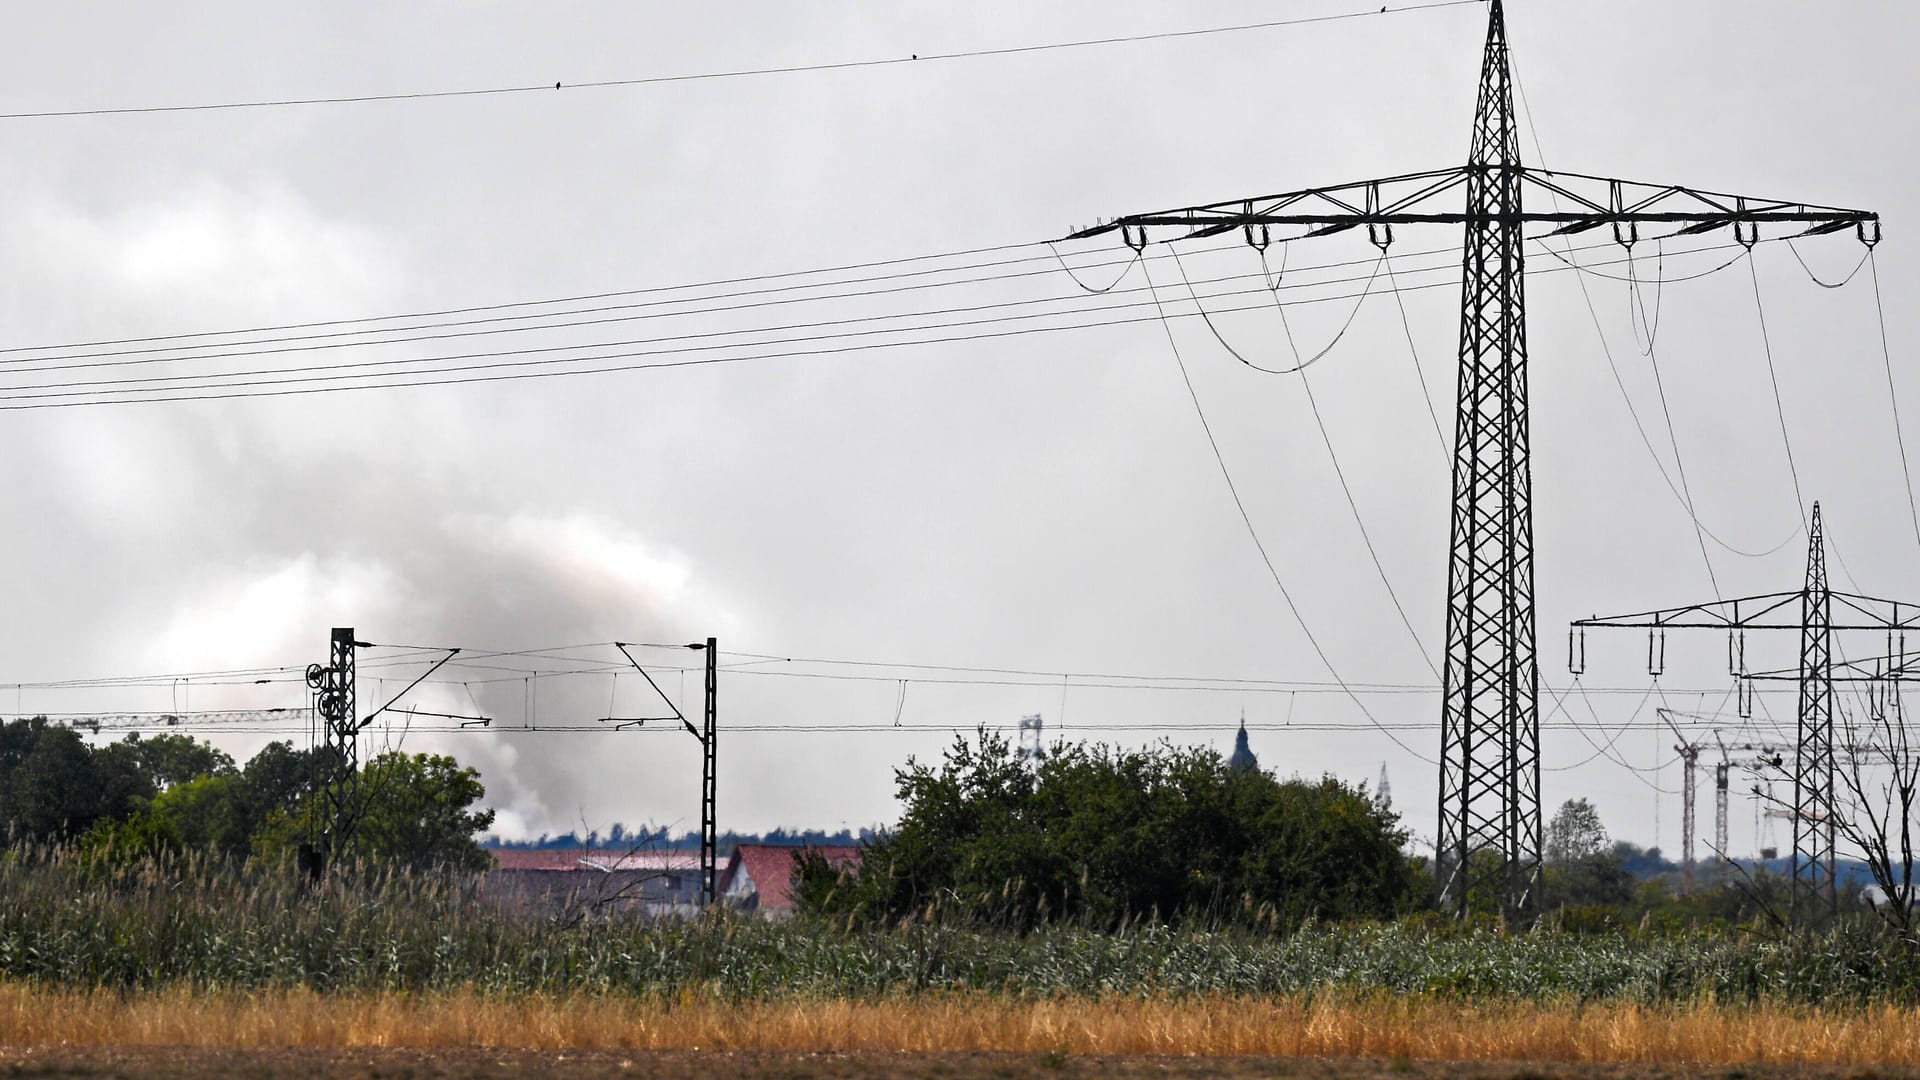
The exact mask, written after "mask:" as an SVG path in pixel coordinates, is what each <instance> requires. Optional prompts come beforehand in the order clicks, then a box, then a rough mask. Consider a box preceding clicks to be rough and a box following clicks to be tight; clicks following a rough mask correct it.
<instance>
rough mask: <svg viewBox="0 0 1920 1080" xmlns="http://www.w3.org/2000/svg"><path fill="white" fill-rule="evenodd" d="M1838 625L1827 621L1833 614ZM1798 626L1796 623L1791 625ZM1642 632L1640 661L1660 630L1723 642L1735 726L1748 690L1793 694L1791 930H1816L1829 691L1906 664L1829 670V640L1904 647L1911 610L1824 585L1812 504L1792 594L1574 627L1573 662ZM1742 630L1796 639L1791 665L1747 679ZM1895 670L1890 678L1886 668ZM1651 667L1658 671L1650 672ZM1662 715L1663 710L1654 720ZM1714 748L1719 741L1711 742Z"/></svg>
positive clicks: (1833, 896)
mask: <svg viewBox="0 0 1920 1080" xmlns="http://www.w3.org/2000/svg"><path fill="white" fill-rule="evenodd" d="M1836 610H1837V611H1838V612H1839V617H1838V618H1835V614H1834V613H1835V611H1836ZM1796 616H1797V617H1796ZM1609 627H1610V628H1631V629H1643V630H1646V631H1647V633H1648V635H1649V636H1648V653H1649V656H1650V657H1658V656H1660V655H1661V654H1663V653H1664V652H1665V649H1666V633H1667V631H1668V630H1702V629H1705V630H1720V631H1724V632H1726V634H1727V656H1728V663H1729V664H1730V665H1731V666H1732V668H1733V677H1734V679H1735V680H1736V681H1735V690H1736V691H1737V692H1738V693H1739V700H1740V708H1739V712H1740V716H1741V718H1743V719H1745V718H1747V717H1749V716H1750V715H1751V713H1752V707H1753V694H1754V690H1753V684H1754V683H1756V682H1793V683H1796V684H1797V685H1798V687H1799V723H1798V725H1797V731H1796V733H1795V743H1794V747H1793V807H1792V809H1791V811H1783V812H1782V813H1784V814H1785V816H1788V817H1791V818H1792V819H1793V869H1792V876H1793V885H1794V888H1793V898H1792V906H1791V908H1790V914H1791V921H1792V922H1793V924H1794V925H1796V926H1801V925H1806V924H1807V923H1809V922H1811V921H1816V920H1814V919H1813V918H1812V916H1814V915H1816V914H1817V913H1819V911H1820V909H1823V908H1824V909H1825V914H1826V915H1827V916H1829V917H1830V916H1832V915H1833V914H1834V913H1835V912H1837V911H1838V910H1839V908H1838V905H1839V894H1838V890H1837V889H1836V888H1835V884H1836V882H1835V879H1834V871H1835V863H1834V857H1835V837H1836V833H1837V831H1838V823H1837V814H1838V813H1839V805H1838V804H1837V803H1836V802H1835V794H1834V758H1835V746H1834V739H1833V722H1834V707H1833V684H1834V683H1836V682H1849V683H1865V684H1869V685H1884V684H1886V683H1888V682H1889V681H1892V680H1897V679H1900V678H1903V677H1904V672H1905V670H1906V666H1907V664H1908V662H1909V661H1908V657H1907V656H1906V655H1905V652H1904V646H1903V647H1902V651H1901V652H1899V653H1895V654H1892V655H1889V656H1886V657H1877V658H1874V659H1872V660H1868V661H1855V662H1853V663H1851V664H1848V663H1841V664H1835V663H1834V659H1833V639H1834V635H1835V634H1836V633H1849V634H1860V633H1873V634H1884V635H1886V638H1887V641H1888V643H1889V644H1890V645H1891V643H1892V642H1893V641H1894V640H1895V637H1896V635H1897V636H1898V638H1899V640H1901V641H1902V642H1904V641H1905V637H1906V633H1907V631H1909V630H1913V629H1916V628H1920V604H1911V603H1907V602H1905V601H1901V600H1884V599H1880V598H1878V597H1872V596H1862V595H1860V594H1858V593H1848V592H1834V591H1833V590H1832V588H1830V587H1829V585H1828V582H1827V546H1826V529H1825V527H1824V525H1823V524H1822V522H1821V518H1820V504H1819V503H1817V502H1816V503H1814V504H1813V510H1812V513H1811V514H1810V515H1809V516H1808V520H1807V576H1806V584H1805V585H1804V586H1802V587H1801V588H1800V589H1798V590H1796V591H1794V592H1787V593H1767V594H1764V595H1761V596H1743V597H1739V598H1737V599H1720V600H1712V601H1709V602H1707V603H1704V604H1689V605H1687V606H1685V607H1677V608H1666V609H1663V610H1660V611H1646V612H1640V613H1639V614H1635V615H1608V616H1604V617H1602V616H1595V617H1593V618H1590V619H1579V620H1577V621H1575V622H1574V623H1573V628H1572V633H1573V634H1575V635H1578V637H1577V638H1576V642H1575V647H1574V652H1575V655H1577V656H1578V655H1584V654H1585V651H1586V648H1585V645H1584V644H1583V643H1581V641H1580V639H1582V638H1584V635H1585V634H1586V631H1587V630H1588V629H1589V628H1609ZM1749 630H1756V631H1758V630H1767V631H1790V632H1793V633H1795V634H1798V635H1799V637H1800V663H1799V665H1798V666H1796V667H1793V668H1790V669H1783V670H1780V671H1748V670H1746V653H1747V650H1746V634H1747V631H1749ZM1888 664H1891V665H1894V666H1893V668H1892V669H1891V670H1889V669H1888V668H1887V667H1886V665H1888ZM1656 666H1657V663H1656ZM1661 711H1662V712H1663V713H1665V712H1668V711H1670V710H1661ZM1716 738H1718V736H1717V735H1716ZM1728 749H1729V748H1728V747H1727V746H1726V745H1725V744H1724V743H1723V744H1722V745H1721V747H1720V755H1721V764H1720V766H1719V767H1718V771H1717V772H1716V774H1715V779H1714V784H1715V788H1716V790H1715V794H1714V800H1715V805H1714V811H1715V820H1714V842H1715V844H1716V845H1717V846H1718V849H1719V850H1718V852H1717V854H1719V855H1721V856H1724V855H1725V853H1726V844H1727V837H1726V830H1727V826H1726V786H1727V770H1728V768H1729V763H1728V761H1727V751H1728ZM1737 749H1738V750H1740V751H1743V752H1744V751H1757V752H1759V753H1761V754H1762V755H1775V754H1784V750H1785V748H1783V747H1776V746H1774V745H1772V744H1759V745H1755V744H1747V745H1743V746H1740V747H1738V748H1737ZM1742 767H1746V768H1756V769H1757V768H1763V767H1764V768H1766V769H1768V770H1772V769H1780V768H1784V757H1775V758H1773V759H1772V760H1766V759H1765V758H1763V759H1762V760H1761V761H1759V762H1755V763H1752V764H1743V765H1742Z"/></svg>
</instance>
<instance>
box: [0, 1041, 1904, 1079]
mask: <svg viewBox="0 0 1920 1080" xmlns="http://www.w3.org/2000/svg"><path fill="white" fill-rule="evenodd" d="M0 1076H21V1077H50V1078H51V1077H74V1078H82V1077H84V1078H89V1080H94V1078H99V1080H105V1078H110V1077H111V1078H119V1077H128V1078H131V1077H154V1078H157V1080H203V1078H207V1077H235V1078H241V1080H245V1078H267V1077H276V1078H277V1077H316V1078H321V1080H438V1078H441V1077H448V1078H451V1077H476V1078H481V1080H547V1078H553V1080H599V1078H603V1077H605V1078H611V1077H623V1078H626V1077H658V1078H660V1080H694V1078H697V1077H699V1078H703V1077H714V1076H718V1077H728V1078H737V1080H775V1078H779V1080H881V1078H883V1077H905V1078H916V1080H917V1078H927V1080H1026V1078H1036V1080H1040V1078H1047V1080H1051V1078H1057V1077H1075V1078H1079V1077H1086V1078H1092V1077H1102V1078H1104V1077H1114V1078H1118V1080H1135V1078H1146V1077H1154V1078H1168V1080H1183V1078H1196V1080H1197V1078H1200V1077H1225V1078H1229V1080H1244V1078H1253V1077H1298V1078H1301V1080H1348V1078H1353V1080H1388V1078H1410V1080H1441V1078H1445V1080H1550V1078H1551V1080H1559V1078H1565V1080H1679V1078H1681V1077H1689V1078H1690V1077H1713V1078H1725V1080H1736V1078H1739V1080H1776V1078H1777V1080H1828V1078H1832V1080H1869V1078H1878V1077H1886V1078H1893V1077H1907V1076H1920V1073H1915V1072H1911V1071H1906V1070H1892V1071H1888V1070H1874V1069H1861V1068H1857V1067H1829V1066H1810V1065H1800V1066H1725V1065H1717V1066H1697V1065H1685V1066H1677V1065H1622V1064H1561V1063H1555V1064H1543V1065H1531V1064H1527V1063H1524V1062H1410V1061H1407V1060H1405V1059H1391V1060H1380V1059H1333V1058H1239V1057H1226V1058H1193V1057H1156V1056H1125V1057H1115V1056H1095V1055H1088V1056H1076V1055H1069V1054H987V1053H961V1054H841V1053H759V1052H740V1051H646V1052H637V1053H614V1052H606V1051H587V1052H579V1053H566V1052H556V1051H518V1050H515V1051H500V1050H484V1049H474V1048H468V1049H460V1050H365V1049H362V1050H207V1049H198V1048H187V1047H174V1048H166V1047H138V1048H115V1047H84V1048H76V1047H44V1048H23V1047H9V1048H0Z"/></svg>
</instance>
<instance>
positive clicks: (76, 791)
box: [0, 716, 152, 840]
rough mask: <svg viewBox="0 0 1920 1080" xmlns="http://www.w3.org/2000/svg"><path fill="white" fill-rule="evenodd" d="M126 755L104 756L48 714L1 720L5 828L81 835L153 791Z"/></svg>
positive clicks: (0, 792)
mask: <svg viewBox="0 0 1920 1080" xmlns="http://www.w3.org/2000/svg"><path fill="white" fill-rule="evenodd" d="M130 765H131V763H130V761H129V760H128V759H126V758H125V757H124V756H121V757H116V756H114V755H108V756H106V757H104V758H101V757H99V756H97V755H96V753H95V752H94V751H93V750H92V748H90V747H89V746H87V744H86V742H85V740H83V739H82V738H81V737H80V734H79V733H78V732H76V731H74V730H72V729H71V728H66V727H61V726H59V725H57V724H50V723H48V722H47V719H46V717H43V716H42V717H34V718H33V719H31V720H15V721H12V722H10V723H7V724H0V831H3V832H6V833H10V834H11V835H13V836H14V837H17V838H19V839H26V840H47V839H56V838H66V837H73V836H78V835H80V834H82V833H84V832H86V831H87V830H88V829H89V828H91V827H92V825H93V823H94V822H95V821H97V820H99V819H100V818H102V817H108V816H114V815H119V814H124V813H127V812H130V811H131V810H132V808H133V807H134V806H135V805H137V804H138V802H139V801H140V800H141V799H143V798H144V797H145V796H147V795H150V794H152V790H151V788H150V787H149V786H147V785H146V784H145V782H144V780H143V779H142V777H141V775H140V774H139V773H138V771H137V769H131V768H130Z"/></svg>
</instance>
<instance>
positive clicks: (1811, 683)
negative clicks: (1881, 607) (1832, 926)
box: [1792, 503, 1839, 914]
mask: <svg viewBox="0 0 1920 1080" xmlns="http://www.w3.org/2000/svg"><path fill="white" fill-rule="evenodd" d="M1798 715H1799V725H1798V731H1797V732H1796V733H1795V739H1794V755H1793V884H1794V890H1793V900H1792V904H1793V910H1794V912H1795V913H1796V914H1797V913H1798V910H1799V906H1800V904H1801V903H1803V902H1807V901H1812V900H1814V899H1815V898H1818V897H1825V899H1826V903H1827V907H1828V910H1829V912H1832V911H1834V910H1838V904H1839V893H1838V889H1837V887H1836V882H1835V880H1834V843H1833V834H1834V814H1835V812H1836V811H1837V809H1838V806H1837V804H1836V803H1835V802H1834V800H1833V594H1832V593H1831V592H1829V591H1828V589H1827V546H1826V542H1825V540H1824V539H1823V537H1822V535H1821V530H1820V504H1819V503H1815V504H1813V520H1812V522H1811V523H1810V524H1809V525H1808V527H1807V584H1806V587H1805V588H1804V589H1802V590H1801V591H1800V709H1799V713H1798Z"/></svg>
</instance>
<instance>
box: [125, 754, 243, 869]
mask: <svg viewBox="0 0 1920 1080" xmlns="http://www.w3.org/2000/svg"><path fill="white" fill-rule="evenodd" d="M146 813H147V814H148V815H150V816H152V817H154V818H157V819H159V820H160V821H161V822H163V823H164V825H165V828H164V829H163V830H162V834H163V835H170V836H172V837H175V838H177V840H178V843H179V845H180V846H182V847H186V848H191V849H193V850H197V851H211V852H215V853H217V854H221V855H245V854H246V853H247V849H248V845H249V843H250V842H251V840H252V838H253V833H254V831H255V830H256V829H258V828H259V827H260V825H261V823H262V821H263V815H260V814H257V813H256V812H255V807H254V806H253V804H252V802H251V800H250V799H249V798H248V793H247V785H246V780H245V778H243V777H242V776H240V774H238V773H234V772H228V773H224V774H220V775H216V776H202V777H199V778H197V779H193V780H186V781H182V782H180V783H177V784H174V785H173V786H172V787H169V788H168V789H167V790H165V791H162V792H161V793H160V794H158V795H156V796H154V797H153V801H152V803H151V804H149V806H148V809H147V811H146Z"/></svg>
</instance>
